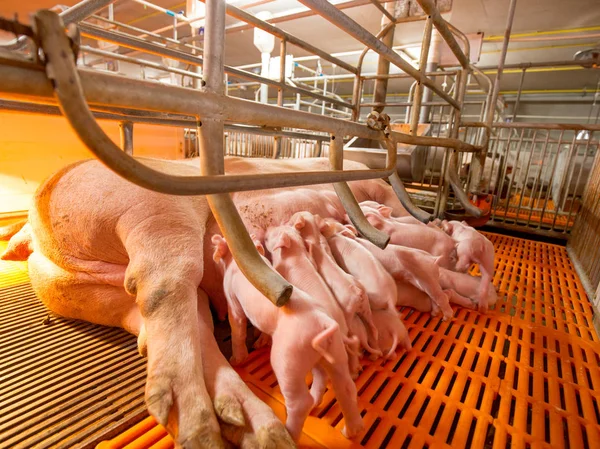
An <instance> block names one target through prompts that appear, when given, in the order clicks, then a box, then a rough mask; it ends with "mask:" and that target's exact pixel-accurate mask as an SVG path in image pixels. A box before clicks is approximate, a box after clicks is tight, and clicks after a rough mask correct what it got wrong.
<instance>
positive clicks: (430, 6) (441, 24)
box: [417, 0, 469, 69]
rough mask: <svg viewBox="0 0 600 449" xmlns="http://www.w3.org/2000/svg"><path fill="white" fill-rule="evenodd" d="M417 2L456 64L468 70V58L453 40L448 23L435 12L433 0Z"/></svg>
mask: <svg viewBox="0 0 600 449" xmlns="http://www.w3.org/2000/svg"><path fill="white" fill-rule="evenodd" d="M417 2H418V3H419V5H420V6H421V8H422V9H423V11H424V12H425V14H427V15H428V16H430V17H431V20H432V21H433V24H434V25H435V28H436V29H437V30H438V32H439V33H440V35H441V36H442V38H443V39H444V40H445V41H446V44H448V47H450V50H452V53H454V56H456V59H458V62H459V63H460V65H461V66H462V67H463V69H468V68H469V58H468V57H467V56H465V54H464V53H463V51H462V50H461V48H460V47H459V45H458V42H456V39H455V38H454V35H453V34H452V32H451V31H450V29H449V28H448V23H447V22H446V21H445V20H444V19H443V18H442V16H441V15H440V12H439V11H438V10H437V8H436V6H435V2H434V1H433V0H417Z"/></svg>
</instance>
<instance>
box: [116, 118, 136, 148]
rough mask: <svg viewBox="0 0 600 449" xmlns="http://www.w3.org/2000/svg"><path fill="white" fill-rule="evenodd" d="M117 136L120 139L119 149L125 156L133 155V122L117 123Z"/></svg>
mask: <svg viewBox="0 0 600 449" xmlns="http://www.w3.org/2000/svg"><path fill="white" fill-rule="evenodd" d="M119 135H120V137H121V149H122V150H123V151H125V153H126V154H129V155H133V122H130V121H122V122H119Z"/></svg>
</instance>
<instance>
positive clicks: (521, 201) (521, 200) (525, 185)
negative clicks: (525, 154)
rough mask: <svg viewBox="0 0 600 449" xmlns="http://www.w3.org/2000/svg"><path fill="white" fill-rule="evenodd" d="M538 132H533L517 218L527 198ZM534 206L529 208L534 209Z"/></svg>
mask: <svg viewBox="0 0 600 449" xmlns="http://www.w3.org/2000/svg"><path fill="white" fill-rule="evenodd" d="M537 133H538V131H537V130H536V131H534V132H533V140H532V142H531V151H530V152H529V159H528V160H527V168H526V169H525V177H524V178H522V182H523V184H522V188H521V189H522V190H521V195H520V196H519V205H518V206H517V213H516V214H515V215H516V216H517V217H518V216H519V212H521V206H522V205H523V197H524V196H525V188H526V187H527V179H528V178H529V169H530V168H531V160H532V159H533V155H534V153H535V139H536V137H537ZM533 206H534V205H533V204H531V205H530V206H529V207H531V208H533Z"/></svg>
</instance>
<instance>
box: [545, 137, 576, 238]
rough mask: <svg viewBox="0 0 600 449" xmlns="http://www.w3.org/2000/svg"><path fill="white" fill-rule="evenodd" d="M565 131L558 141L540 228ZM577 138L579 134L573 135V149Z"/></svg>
mask: <svg viewBox="0 0 600 449" xmlns="http://www.w3.org/2000/svg"><path fill="white" fill-rule="evenodd" d="M563 132H564V131H561V138H560V139H559V141H558V146H557V148H556V157H555V158H554V163H553V164H552V171H551V172H550V179H549V180H548V191H547V192H546V198H545V199H544V207H542V220H541V221H540V228H541V225H542V223H543V219H544V215H545V214H546V208H547V207H548V201H549V197H550V192H551V190H550V189H551V186H552V181H554V174H555V172H556V165H557V164H558V155H559V154H560V145H561V143H562V135H563ZM576 138H577V133H573V139H572V140H571V147H572V146H573V145H574V144H575V139H576Z"/></svg>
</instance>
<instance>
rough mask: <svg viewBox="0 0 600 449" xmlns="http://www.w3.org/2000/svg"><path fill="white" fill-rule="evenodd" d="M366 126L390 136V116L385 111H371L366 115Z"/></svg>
mask: <svg viewBox="0 0 600 449" xmlns="http://www.w3.org/2000/svg"><path fill="white" fill-rule="evenodd" d="M367 126H368V127H369V128H371V129H375V130H377V131H383V134H384V135H385V137H386V138H387V137H390V134H391V133H392V130H391V128H390V116H389V115H387V114H386V113H385V112H377V111H371V112H370V113H369V115H368V116H367Z"/></svg>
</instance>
